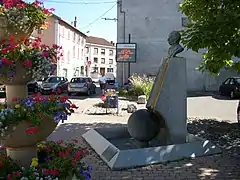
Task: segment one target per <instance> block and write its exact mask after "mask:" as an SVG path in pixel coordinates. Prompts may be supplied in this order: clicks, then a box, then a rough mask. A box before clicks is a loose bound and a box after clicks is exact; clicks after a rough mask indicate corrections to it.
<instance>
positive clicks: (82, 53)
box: [81, 49, 83, 60]
mask: <svg viewBox="0 0 240 180" xmlns="http://www.w3.org/2000/svg"><path fill="white" fill-rule="evenodd" d="M81 52H82V53H81V60H83V49H82V50H81Z"/></svg>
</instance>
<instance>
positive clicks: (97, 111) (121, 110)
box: [84, 100, 145, 116]
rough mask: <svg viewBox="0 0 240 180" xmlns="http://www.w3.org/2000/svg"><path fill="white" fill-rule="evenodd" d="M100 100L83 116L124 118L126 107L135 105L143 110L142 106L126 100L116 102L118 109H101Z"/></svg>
mask: <svg viewBox="0 0 240 180" xmlns="http://www.w3.org/2000/svg"><path fill="white" fill-rule="evenodd" d="M100 104H101V100H100V101H99V103H96V104H94V105H93V106H91V107H90V108H88V109H87V110H86V111H85V113H84V114H86V115H112V116H125V115H126V114H128V113H127V105H128V104H135V105H136V106H137V108H145V107H144V106H145V104H144V105H137V104H136V103H134V102H130V101H127V100H118V109H117V108H107V109H106V108H103V107H101V105H100Z"/></svg>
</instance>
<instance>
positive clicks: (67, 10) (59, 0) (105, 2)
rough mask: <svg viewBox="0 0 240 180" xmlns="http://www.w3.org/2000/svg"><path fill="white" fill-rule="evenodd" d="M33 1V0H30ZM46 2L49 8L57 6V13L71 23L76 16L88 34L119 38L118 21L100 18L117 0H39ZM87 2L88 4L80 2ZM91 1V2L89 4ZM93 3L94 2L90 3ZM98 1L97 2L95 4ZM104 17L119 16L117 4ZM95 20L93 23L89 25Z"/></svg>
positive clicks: (80, 25)
mask: <svg viewBox="0 0 240 180" xmlns="http://www.w3.org/2000/svg"><path fill="white" fill-rule="evenodd" d="M29 1H32V0H29ZM39 1H42V2H44V6H45V7H47V8H55V14H56V15H58V16H60V17H61V18H62V19H64V20H65V21H67V22H68V23H71V21H74V17H75V16H76V17H77V19H78V24H77V28H78V29H79V30H80V31H82V32H83V33H86V32H87V31H89V33H87V35H88V36H97V37H103V38H105V39H107V40H108V41H115V42H116V39H117V22H115V21H112V20H103V19H101V18H100V19H99V20H97V21H96V22H94V21H95V20H96V19H97V18H99V16H101V15H102V14H104V13H105V12H106V11H108V10H109V9H110V8H112V7H113V6H114V4H116V2H117V0H39ZM80 3H86V4H80ZM88 3H89V4H88ZM90 3H93V4H90ZM94 3H96V4H94ZM103 18H117V5H115V6H114V7H113V9H111V10H110V11H109V12H108V13H107V14H106V15H104V16H103ZM92 22H94V23H93V24H92V25H90V26H88V25H89V24H91V23H92ZM86 26H88V27H86Z"/></svg>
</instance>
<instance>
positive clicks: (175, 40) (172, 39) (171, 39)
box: [168, 31, 181, 46]
mask: <svg viewBox="0 0 240 180" xmlns="http://www.w3.org/2000/svg"><path fill="white" fill-rule="evenodd" d="M180 40H181V34H180V33H179V32H178V31H172V32H171V33H170V34H169V36H168V43H169V44H170V45H171V46H172V45H176V44H179V43H180Z"/></svg>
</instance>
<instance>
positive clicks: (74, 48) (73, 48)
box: [73, 46, 76, 58]
mask: <svg viewBox="0 0 240 180" xmlns="http://www.w3.org/2000/svg"><path fill="white" fill-rule="evenodd" d="M75 53H76V52H75V46H73V58H75Z"/></svg>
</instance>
